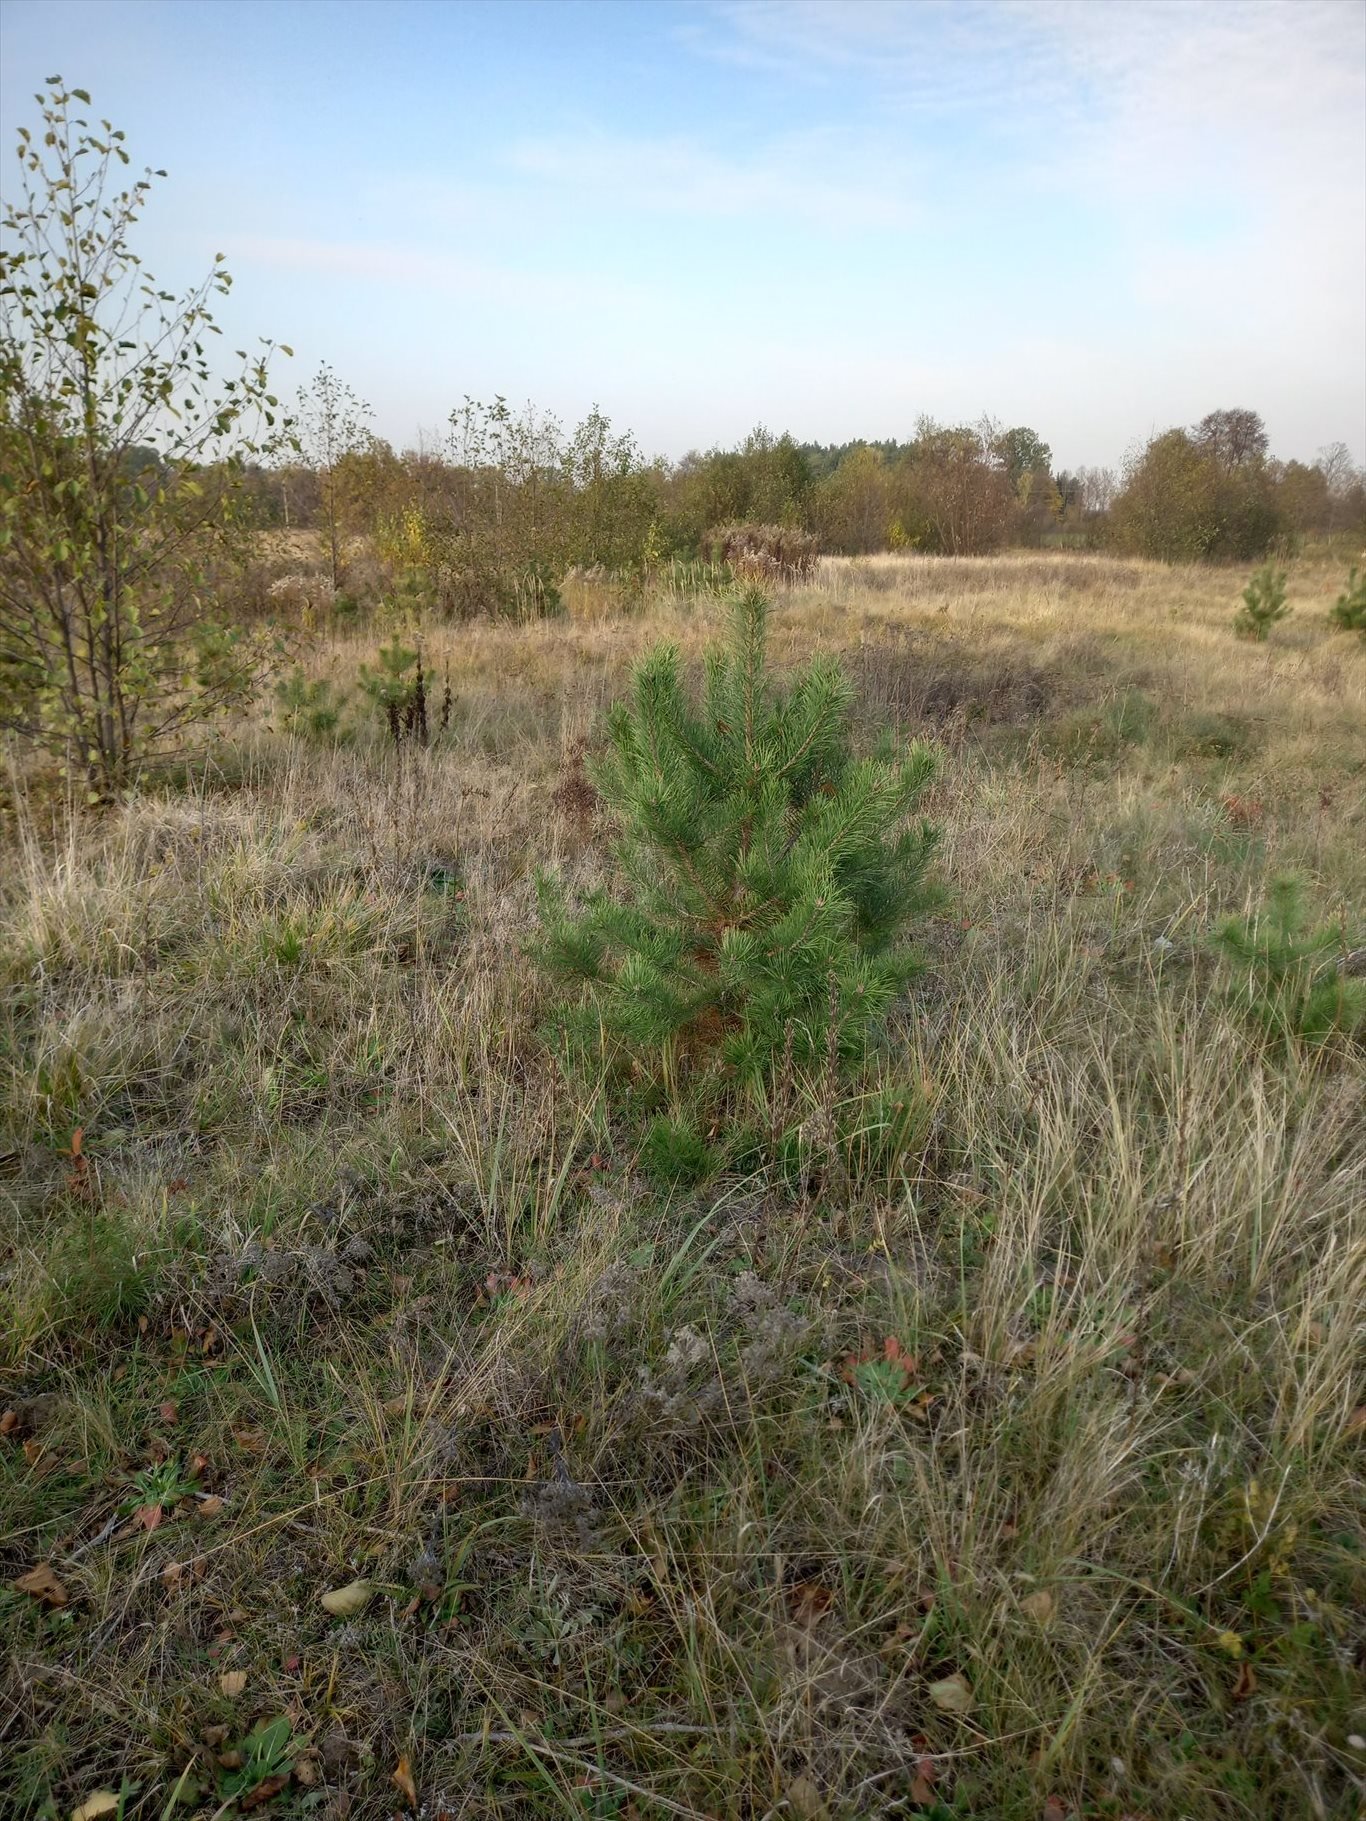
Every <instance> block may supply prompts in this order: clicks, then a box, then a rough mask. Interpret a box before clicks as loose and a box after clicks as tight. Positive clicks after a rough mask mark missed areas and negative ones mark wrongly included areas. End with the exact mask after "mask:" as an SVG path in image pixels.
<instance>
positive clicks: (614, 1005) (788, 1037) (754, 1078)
mask: <svg viewBox="0 0 1366 1821" xmlns="http://www.w3.org/2000/svg"><path fill="white" fill-rule="evenodd" d="M768 611H769V610H768V603H767V601H766V600H765V597H764V596H763V595H762V594H761V593H760V592H758V591H757V590H753V589H751V590H750V591H748V592H747V593H745V594H743V595H742V596H741V597H740V598H739V600H738V601H737V603H736V606H735V610H734V618H733V625H732V629H731V634H730V638H729V641H728V643H727V644H726V645H725V646H724V647H723V648H722V649H719V650H714V651H712V652H711V654H710V655H709V657H708V660H707V666H706V682H705V688H704V690H703V693H702V698H701V700H700V701H696V700H694V699H693V698H692V697H691V696H690V694H689V692H688V691H687V689H686V688H685V685H684V679H683V675H682V668H681V663H680V659H679V654H678V652H677V650H676V649H675V648H674V647H672V646H669V645H664V646H661V647H660V648H658V649H657V650H656V651H654V652H653V653H651V654H650V655H649V656H648V657H647V658H646V659H645V660H644V661H643V663H642V664H641V665H640V666H639V667H638V669H637V671H636V675H635V688H634V697H633V699H632V700H631V701H629V702H625V703H621V704H619V705H618V706H617V707H616V708H615V709H613V711H612V713H611V715H610V717H609V720H608V736H609V748H608V751H607V752H606V754H605V755H604V756H603V757H602V758H601V759H600V760H599V761H598V762H597V763H596V765H594V766H593V768H592V777H593V782H594V785H595V787H596V788H597V790H598V792H599V794H600V795H601V797H602V799H603V802H604V804H605V806H606V808H607V810H608V812H609V814H610V816H611V817H612V819H613V820H614V821H615V823H616V827H617V830H618V841H617V849H616V854H617V861H618V865H619V868H620V875H621V883H622V889H621V891H620V892H619V893H616V894H614V893H611V892H608V891H600V892H597V893H595V894H593V895H592V896H591V897H589V898H588V900H587V901H586V902H585V903H584V904H583V906H582V907H580V908H577V909H576V908H574V907H571V906H570V905H568V904H567V903H566V901H565V899H564V897H563V895H562V893H561V891H560V890H559V888H558V887H557V886H556V885H555V884H554V883H553V882H551V881H542V885H541V903H540V914H541V941H540V943H539V947H538V951H537V952H538V955H539V958H540V959H541V961H542V963H543V964H544V965H545V966H546V967H547V968H548V969H549V971H550V972H551V973H552V975H553V976H554V977H555V978H556V979H557V980H559V981H561V982H576V983H579V984H580V985H581V988H582V992H581V996H580V997H579V998H578V999H577V1000H576V1001H575V1002H574V1003H572V1004H570V1005H568V1006H565V1007H564V1008H562V1013H561V1016H560V1019H559V1025H560V1029H561V1031H562V1032H563V1034H564V1037H565V1039H566V1042H567V1044H568V1047H569V1050H570V1052H571V1054H577V1055H578V1056H580V1057H591V1058H592V1059H593V1062H594V1066H600V1064H601V1063H602V1062H603V1061H604V1060H605V1061H607V1062H608V1063H613V1062H618V1063H625V1064H626V1065H627V1068H628V1070H629V1074H630V1077H631V1079H632V1080H633V1081H634V1083H635V1084H636V1087H637V1089H643V1090H644V1091H645V1093H646V1096H647V1101H648V1098H649V1097H650V1096H653V1098H654V1101H655V1104H656V1106H658V1105H659V1104H660V1103H661V1102H663V1103H664V1104H665V1105H667V1106H668V1107H669V1108H670V1110H671V1112H670V1118H669V1120H667V1121H666V1122H665V1123H664V1124H663V1125H661V1126H658V1127H656V1128H654V1129H653V1130H652V1133H651V1136H650V1138H649V1139H648V1141H647V1143H648V1148H649V1150H650V1152H651V1153H652V1154H657V1161H658V1162H659V1163H660V1164H661V1165H662V1166H664V1167H665V1169H666V1170H676V1172H677V1173H678V1174H680V1175H687V1174H692V1173H693V1171H694V1170H695V1169H697V1168H702V1167H705V1161H706V1160H705V1156H704V1150H705V1144H710V1143H711V1142H712V1139H713V1136H714V1133H713V1129H712V1128H713V1126H714V1125H715V1123H716V1119H717V1117H718V1115H719V1113H720V1112H721V1111H722V1110H723V1109H726V1108H727V1107H728V1109H729V1111H731V1112H732V1113H733V1112H735V1111H736V1110H737V1109H738V1102H739V1099H740V1098H741V1097H742V1096H744V1095H745V1094H746V1092H747V1091H752V1092H757V1093H759V1094H762V1092H763V1089H764V1085H765V1083H770V1082H772V1081H773V1080H774V1078H775V1077H777V1076H781V1075H784V1074H787V1075H791V1074H792V1073H793V1072H801V1071H803V1070H807V1071H809V1070H811V1069H813V1068H815V1069H818V1070H820V1071H821V1072H823V1073H827V1072H829V1071H830V1070H831V1068H832V1065H833V1067H834V1068H836V1069H838V1070H840V1071H841V1072H848V1071H850V1070H852V1069H855V1068H857V1066H858V1065H859V1064H861V1063H862V1062H863V1061H864V1059H865V1058H866V1056H867V1054H868V1051H869V1045H870V1042H871V1040H872V1038H873V1036H874V1034H875V1032H876V1030H877V1028H878V1026H879V1024H880V1022H881V1020H882V1019H883V1017H884V1015H885V1014H886V1012H887V1011H888V1009H889V1008H890V1006H891V1005H892V1003H893V1001H894V1000H895V998H896V997H897V995H898V993H899V992H900V991H901V989H902V988H903V987H904V985H905V983H906V982H907V980H908V979H909V978H910V976H911V975H912V974H913V973H914V971H915V969H916V962H915V960H914V957H913V956H912V955H910V954H909V953H907V952H906V951H905V950H904V949H903V948H900V947H898V946H897V944H896V938H897V937H898V935H899V934H900V932H901V931H902V929H903V928H904V926H905V925H906V924H907V923H908V922H910V921H911V920H912V919H913V918H914V917H915V916H916V915H917V914H919V913H922V912H923V911H925V910H926V909H927V908H928V907H929V906H930V905H931V904H932V903H933V902H934V901H935V900H936V897H937V894H936V893H935V892H934V890H933V888H932V887H931V886H930V885H929V884H928V883H927V879H926V873H927V869H928V866H929V862H930V858H931V855H932V853H933V851H934V847H935V842H936V839H937V833H936V831H935V829H933V828H932V827H931V826H930V825H929V823H927V822H925V821H923V820H921V821H913V820H911V819H910V817H911V814H912V812H913V810H914V809H915V806H916V804H917V802H918V801H919V799H920V797H921V795H922V793H923V792H924V790H925V787H926V785H927V784H928V783H929V781H930V779H931V777H932V776H933V774H934V769H935V758H934V755H933V753H932V752H931V750H930V749H929V747H927V746H925V745H923V744H921V743H919V742H916V743H914V744H912V745H911V746H909V747H908V748H903V749H902V750H900V751H897V750H895V749H894V748H893V747H892V745H891V743H890V742H889V741H884V743H883V744H882V745H881V746H880V747H879V749H878V750H877V751H876V752H874V753H873V754H872V755H870V756H868V757H864V758H860V757H858V756H856V754H855V752H854V749H853V743H852V737H851V707H852V699H853V690H852V686H851V684H850V683H849V681H848V679H847V677H846V676H845V675H844V673H843V672H842V671H841V669H840V668H839V666H838V665H837V664H835V663H834V662H832V661H830V660H828V659H824V658H822V659H818V660H816V661H815V662H814V663H813V664H811V665H810V666H809V668H808V669H807V670H806V671H805V672H804V673H803V674H802V675H800V676H799V677H798V678H797V679H796V681H795V682H794V683H793V685H792V686H791V688H790V689H787V690H783V689H781V688H779V687H778V686H777V685H776V684H775V683H774V681H773V680H772V678H771V676H770V675H769V673H768V670H767V666H766V634H767V624H768ZM689 1119H693V1120H695V1122H696V1123H697V1125H698V1126H699V1128H700V1133H699V1136H700V1137H701V1138H702V1139H704V1141H705V1143H704V1144H703V1145H702V1146H701V1147H700V1146H699V1143H697V1142H694V1140H693V1139H692V1138H690V1137H689V1136H688V1135H687V1133H686V1131H685V1129H684V1127H685V1125H686V1123H687V1121H688V1120H689Z"/></svg>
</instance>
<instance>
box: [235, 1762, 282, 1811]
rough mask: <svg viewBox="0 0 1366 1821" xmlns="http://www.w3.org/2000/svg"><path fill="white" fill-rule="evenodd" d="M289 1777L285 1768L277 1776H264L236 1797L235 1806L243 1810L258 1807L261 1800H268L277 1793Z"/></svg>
mask: <svg viewBox="0 0 1366 1821" xmlns="http://www.w3.org/2000/svg"><path fill="white" fill-rule="evenodd" d="M289 1778H290V1773H289V1772H288V1771H287V1770H285V1771H281V1772H280V1774H279V1775H278V1776H275V1777H266V1778H264V1779H263V1780H262V1781H261V1782H260V1783H258V1784H257V1785H256V1787H255V1788H254V1789H252V1790H250V1791H248V1793H247V1794H246V1795H245V1796H239V1797H238V1798H237V1806H238V1807H239V1808H240V1809H242V1810H243V1811H244V1812H245V1811H246V1810H248V1809H253V1808H260V1806H261V1804H262V1803H263V1802H269V1801H270V1799H271V1797H272V1796H278V1795H279V1793H280V1791H281V1790H282V1789H283V1788H284V1786H285V1784H286V1783H288V1782H289Z"/></svg>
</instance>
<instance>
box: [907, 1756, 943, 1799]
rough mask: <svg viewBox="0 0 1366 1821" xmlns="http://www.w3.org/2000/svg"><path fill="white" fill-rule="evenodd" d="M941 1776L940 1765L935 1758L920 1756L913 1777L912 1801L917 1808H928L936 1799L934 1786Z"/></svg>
mask: <svg viewBox="0 0 1366 1821" xmlns="http://www.w3.org/2000/svg"><path fill="white" fill-rule="evenodd" d="M938 1777H939V1767H938V1766H937V1765H936V1763H935V1761H934V1759H933V1758H930V1757H925V1756H922V1757H919V1758H917V1759H916V1761H915V1775H914V1776H913V1777H912V1778H911V1801H912V1802H914V1803H915V1805H916V1807H917V1808H928V1807H929V1806H930V1804H931V1803H932V1802H933V1801H934V1786H935V1783H936V1781H937V1780H938Z"/></svg>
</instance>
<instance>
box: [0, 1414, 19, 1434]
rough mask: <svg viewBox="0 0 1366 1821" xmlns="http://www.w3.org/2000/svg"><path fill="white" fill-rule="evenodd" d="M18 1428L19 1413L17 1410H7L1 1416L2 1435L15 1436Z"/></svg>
mask: <svg viewBox="0 0 1366 1821" xmlns="http://www.w3.org/2000/svg"><path fill="white" fill-rule="evenodd" d="M18 1427H19V1412H18V1411H17V1410H6V1411H5V1412H4V1413H3V1414H0V1435H13V1434H14V1431H15V1430H16V1429H17V1428H18Z"/></svg>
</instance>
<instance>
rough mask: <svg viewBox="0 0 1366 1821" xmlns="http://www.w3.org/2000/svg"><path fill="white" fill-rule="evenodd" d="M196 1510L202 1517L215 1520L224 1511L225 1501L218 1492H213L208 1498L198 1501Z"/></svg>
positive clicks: (195, 1506)
mask: <svg viewBox="0 0 1366 1821" xmlns="http://www.w3.org/2000/svg"><path fill="white" fill-rule="evenodd" d="M194 1508H195V1510H196V1511H197V1512H198V1513H199V1515H200V1517H206V1518H213V1517H217V1516H218V1514H219V1512H220V1511H221V1510H222V1509H223V1501H222V1499H221V1498H219V1496H218V1494H217V1493H216V1492H211V1493H210V1494H209V1495H208V1497H207V1498H202V1499H196V1500H195V1505H194Z"/></svg>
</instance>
